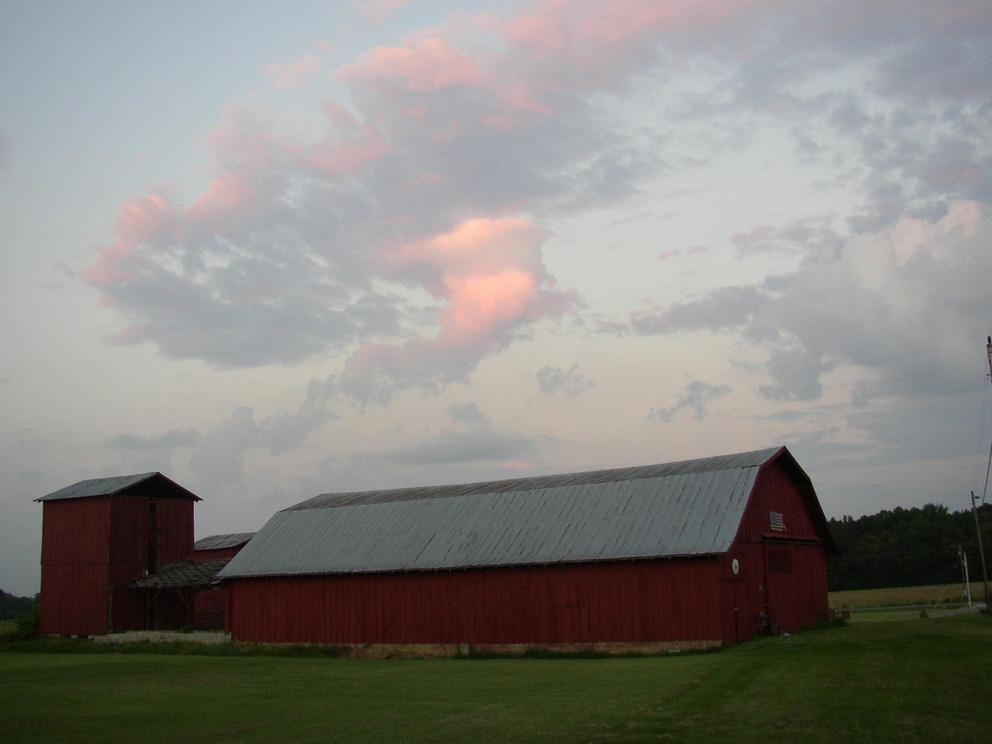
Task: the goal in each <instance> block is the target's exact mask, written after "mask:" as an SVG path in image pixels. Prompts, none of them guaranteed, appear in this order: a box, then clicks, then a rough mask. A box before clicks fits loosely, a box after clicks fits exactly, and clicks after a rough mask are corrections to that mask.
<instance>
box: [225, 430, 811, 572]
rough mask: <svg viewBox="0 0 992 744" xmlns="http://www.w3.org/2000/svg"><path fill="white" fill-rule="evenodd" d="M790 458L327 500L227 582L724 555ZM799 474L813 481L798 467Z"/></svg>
mask: <svg viewBox="0 0 992 744" xmlns="http://www.w3.org/2000/svg"><path fill="white" fill-rule="evenodd" d="M782 455H785V456H787V457H788V459H789V460H790V461H792V462H793V463H794V460H792V456H791V455H789V454H788V451H787V450H786V449H785V448H784V447H780V448H772V449H764V450H757V451H753V452H744V453H740V454H735V455H725V456H722V457H711V458H705V459H701V460H687V461H682V462H674V463H667V464H662V465H648V466H644V467H633V468H618V469H613V470H599V471H594V472H587V473H570V474H563V475H549V476H541V477H537V478H518V479H513V480H505V481H491V482H486V483H470V484H462V485H451V486H429V487H422V488H401V489H393V490H388V491H370V492H364V493H339V494H324V495H321V496H316V497H314V498H312V499H308V500H307V501H303V502H301V503H299V504H296V505H295V506H292V507H289V508H288V509H285V510H283V511H281V512H278V513H276V514H275V515H274V516H273V517H272V518H271V519H270V520H269V521H268V523H267V524H266V525H265V526H264V527H263V528H262V529H261V530H260V531H259V532H258V533H257V534H256V535H255V537H254V538H253V539H252V540H251V542H249V543H248V545H246V546H245V548H244V549H243V550H242V551H241V552H240V553H238V555H237V556H236V557H235V558H233V559H232V560H231V562H230V563H229V564H228V566H227V567H226V568H225V569H224V570H223V571H221V574H220V576H221V578H231V577H253V576H278V575H307V574H327V573H370V572H385V571H421V570H439V569H454V568H470V567H481V566H507V565H528V564H547V563H565V562H580V561H601V560H622V559H636V558H656V557H665V556H678V555H685V556H689V555H706V554H716V553H723V552H726V551H727V550H728V549H729V548H730V545H731V543H732V542H733V540H734V537H735V536H736V534H737V531H738V528H739V526H740V521H741V518H742V516H743V514H744V509H745V507H746V506H747V502H748V498H749V497H750V494H751V490H752V488H753V486H754V482H755V478H756V477H757V474H758V471H759V469H760V467H761V466H762V465H764V464H766V463H768V462H771V461H773V460H775V459H777V458H778V457H780V456H782ZM796 472H797V473H798V474H799V475H800V476H801V477H804V478H805V474H804V473H802V470H801V469H799V468H798V465H797V466H796ZM806 480H807V481H808V478H807V479H806ZM810 488H812V487H811V486H810Z"/></svg>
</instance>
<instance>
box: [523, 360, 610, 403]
mask: <svg viewBox="0 0 992 744" xmlns="http://www.w3.org/2000/svg"><path fill="white" fill-rule="evenodd" d="M537 385H538V387H540V388H541V392H543V393H544V394H545V395H554V394H555V393H558V392H561V393H564V394H565V395H570V396H576V395H580V394H581V393H583V392H584V391H586V390H588V389H590V388H592V387H595V385H596V383H594V382H593V381H592V380H590V379H589V378H588V377H586V376H585V375H583V374H581V373H580V372H579V365H578V364H573V365H572V366H571V367H569V368H568V369H562V368H561V367H549V366H546V367H541V369H539V370H538V371H537Z"/></svg>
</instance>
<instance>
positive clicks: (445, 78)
mask: <svg viewBox="0 0 992 744" xmlns="http://www.w3.org/2000/svg"><path fill="white" fill-rule="evenodd" d="M336 75H337V77H338V78H339V79H341V80H343V81H345V82H348V83H353V84H354V83H357V84H360V85H374V86H393V87H397V88H400V89H403V90H407V91H411V92H416V93H430V92H433V91H438V90H441V89H443V88H452V87H477V86H485V85H486V84H487V82H488V77H487V75H486V74H485V73H484V72H483V70H482V68H481V67H480V66H479V65H478V63H477V62H476V61H475V60H474V59H473V58H472V56H471V55H469V54H468V53H467V52H464V51H462V50H460V49H458V48H456V47H455V46H453V45H452V44H451V43H449V42H448V41H447V40H446V39H444V38H441V37H436V36H427V37H423V38H418V39H412V40H410V41H408V42H407V43H406V44H404V45H403V46H399V47H376V48H375V49H373V50H371V51H369V52H366V53H365V55H363V56H362V58H361V59H360V60H359V61H358V62H357V63H356V64H353V65H345V66H343V67H340V68H339V69H338V70H337V72H336Z"/></svg>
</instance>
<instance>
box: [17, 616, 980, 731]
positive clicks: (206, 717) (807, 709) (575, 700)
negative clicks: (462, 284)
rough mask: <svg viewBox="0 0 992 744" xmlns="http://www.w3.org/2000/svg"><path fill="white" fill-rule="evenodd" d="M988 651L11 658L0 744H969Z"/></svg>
mask: <svg viewBox="0 0 992 744" xmlns="http://www.w3.org/2000/svg"><path fill="white" fill-rule="evenodd" d="M990 648H992V621H990V620H989V619H987V618H984V617H982V616H979V615H970V616H964V617H956V618H948V619H942V620H933V619H930V620H921V619H913V620H906V621H895V622H878V623H854V624H851V625H848V626H847V627H841V628H833V629H829V630H818V631H809V632H805V633H799V634H795V635H793V636H791V637H789V638H785V637H780V638H767V639H761V640H756V641H750V642H748V643H744V644H741V645H739V646H736V647H732V648H728V649H725V650H722V651H718V652H714V653H698V654H687V655H682V656H663V657H652V658H610V659H513V660H503V659H499V660H477V659H469V660H452V659H447V660H431V661H427V660H423V661H398V660H393V661H362V660H352V659H339V658H330V657H303V658H293V657H272V656H253V657H252V656H194V655H160V654H147V653H131V654H125V653H99V654H80V653H50V652H12V651H7V652H2V653H0V742H4V743H5V744H6V743H12V742H49V743H51V744H55V743H56V742H70V741H71V742H78V741H101V742H129V743H130V742H135V741H140V742H169V743H170V744H174V743H175V742H209V743H210V744H222V743H223V742H282V741H294V742H334V741H340V742H376V741H389V742H460V741H472V742H477V741H492V742H508V741H509V742H529V741H542V740H543V741H569V742H572V741H578V742H583V741H585V742H601V741H611V742H612V741H619V742H628V741H657V740H659V739H663V740H669V741H687V742H712V741H721V742H755V741H765V742H768V741H771V742H776V741H778V742H795V741H802V742H804V744H809V743H812V742H839V741H847V742H860V741H872V742H896V741H898V742H933V741H942V742H955V741H960V742H975V741H984V740H985V739H986V733H987V727H988V720H989V718H990V716H992V703H990V702H988V701H989V696H988V695H987V694H986V691H987V690H988V689H990V687H992V665H990V664H989V660H990V658H992V657H990V654H989V651H990ZM983 732H986V733H983Z"/></svg>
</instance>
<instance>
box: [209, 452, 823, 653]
mask: <svg viewBox="0 0 992 744" xmlns="http://www.w3.org/2000/svg"><path fill="white" fill-rule="evenodd" d="M835 553H836V549H835V547H834V543H833V540H832V538H831V536H830V532H829V530H828V526H827V522H826V519H825V518H824V515H823V511H822V510H821V508H820V505H819V503H818V501H817V497H816V493H815V491H814V489H813V485H812V483H811V482H810V479H809V477H808V476H807V475H806V473H804V472H803V470H802V468H800V466H799V465H798V463H797V462H796V461H795V459H794V458H793V457H792V455H791V454H790V453H789V451H788V450H787V449H786V448H784V447H781V448H775V449H766V450H760V451H755V452H745V453H741V454H735V455H727V456H723V457H713V458H707V459H702V460H691V461H684V462H676V463H669V464H664V465H652V466H646V467H634V468H622V469H615V470H604V471H596V472H588V473H574V474H565V475H552V476H546V477H538V478H524V479H514V480H508V481H496V482H489V483H475V484H467V485H455V486H437V487H425V488H405V489H395V490H389V491H373V492H367V493H342V494H327V495H323V496H317V497H315V498H312V499H309V500H307V501H304V502H302V503H300V504H297V505H296V506H293V507H290V508H289V509H286V510H284V511H281V512H278V513H277V514H275V515H274V516H273V517H272V518H271V519H270V520H269V522H268V523H267V524H266V525H265V526H264V527H263V528H262V530H261V531H259V532H258V533H257V534H256V535H255V536H254V537H253V539H252V540H251V542H249V543H248V544H247V545H246V546H245V548H244V549H243V550H242V551H241V552H240V553H238V555H236V556H235V557H234V558H233V559H232V560H231V562H230V563H229V564H228V565H227V567H226V568H224V569H223V570H222V571H221V572H220V574H219V575H220V577H221V578H223V579H225V581H226V584H227V585H228V587H229V592H230V621H229V622H230V627H231V631H232V634H233V637H234V639H235V640H242V641H261V642H309V643H343V644H390V645H394V644H432V645H438V644H440V645H449V646H451V647H452V648H455V647H458V646H460V645H462V644H469V645H473V646H477V647H478V646H482V647H494V648H498V647H501V646H508V645H516V644H528V645H540V646H546V647H556V646H557V647H572V648H574V647H576V646H592V647H596V645H597V644H603V645H604V646H610V645H613V644H620V645H622V646H624V647H637V646H642V647H653V646H658V645H661V646H664V645H668V646H674V647H705V646H710V645H719V644H723V643H730V642H734V641H739V640H743V639H746V638H748V637H750V636H752V635H754V634H756V633H760V632H767V631H768V630H773V629H776V628H777V629H780V630H783V631H792V630H797V629H799V628H801V627H803V626H806V625H810V624H813V623H816V622H817V621H819V620H822V619H824V618H826V617H827V612H828V606H827V578H826V559H827V557H828V556H830V555H833V554H835Z"/></svg>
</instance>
